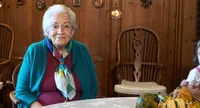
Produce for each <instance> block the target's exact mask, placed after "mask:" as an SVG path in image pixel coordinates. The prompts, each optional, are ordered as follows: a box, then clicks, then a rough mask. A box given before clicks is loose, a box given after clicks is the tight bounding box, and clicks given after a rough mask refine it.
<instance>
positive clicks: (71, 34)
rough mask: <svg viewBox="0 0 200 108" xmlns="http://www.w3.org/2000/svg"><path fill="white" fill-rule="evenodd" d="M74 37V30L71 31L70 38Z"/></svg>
mask: <svg viewBox="0 0 200 108" xmlns="http://www.w3.org/2000/svg"><path fill="white" fill-rule="evenodd" d="M73 35H74V29H73V30H72V33H71V37H72V36H73Z"/></svg>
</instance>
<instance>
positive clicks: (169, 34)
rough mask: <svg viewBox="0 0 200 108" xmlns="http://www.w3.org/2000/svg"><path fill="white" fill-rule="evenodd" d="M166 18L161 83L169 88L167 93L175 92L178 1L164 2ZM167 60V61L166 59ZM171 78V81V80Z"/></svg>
mask: <svg viewBox="0 0 200 108" xmlns="http://www.w3.org/2000/svg"><path fill="white" fill-rule="evenodd" d="M163 11H164V18H163V22H164V23H163V32H162V34H163V42H162V44H161V46H162V48H164V49H167V50H165V51H164V50H163V49H162V48H161V52H163V53H162V54H161V60H162V59H163V60H162V61H163V65H164V67H163V71H162V76H163V77H162V80H161V83H162V84H164V85H165V86H166V87H167V92H168V93H169V92H171V91H172V90H173V81H174V79H173V70H174V51H175V49H174V44H175V41H174V37H175V32H176V30H175V21H176V20H175V19H176V1H175V0H164V10H163ZM164 58H165V59H164ZM169 78H170V79H169Z"/></svg>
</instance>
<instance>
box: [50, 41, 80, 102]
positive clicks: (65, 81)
mask: <svg viewBox="0 0 200 108" xmlns="http://www.w3.org/2000/svg"><path fill="white" fill-rule="evenodd" d="M47 47H48V49H49V50H50V51H51V53H52V55H53V56H54V57H55V58H56V59H57V60H58V61H59V66H58V67H57V69H56V70H55V73H54V79H55V83H56V87H57V88H58V89H59V90H60V91H61V93H62V94H63V96H64V97H65V98H66V99H67V98H68V99H70V100H72V98H73V97H74V96H75V95H76V87H75V83H74V78H73V76H72V74H71V71H70V69H69V68H68V67H67V65H65V63H64V61H65V58H66V57H67V56H68V54H69V53H70V51H71V48H72V41H69V43H68V44H67V45H66V50H65V51H64V52H63V54H62V55H60V54H59V52H58V50H57V48H56V47H55V46H54V45H53V43H52V41H51V40H50V39H47Z"/></svg>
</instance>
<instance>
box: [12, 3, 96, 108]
mask: <svg viewBox="0 0 200 108" xmlns="http://www.w3.org/2000/svg"><path fill="white" fill-rule="evenodd" d="M75 29H76V15H75V14H74V12H73V11H71V10H70V9H69V8H68V7H66V6H64V5H53V6H51V7H49V8H48V9H47V11H46V12H45V14H44V16H43V31H44V35H45V36H46V38H44V39H43V40H42V41H40V42H36V43H33V44H32V45H30V46H29V48H28V50H27V52H26V54H25V56H24V60H23V62H22V66H21V68H20V72H19V74H18V80H17V86H16V94H15V96H16V97H17V98H18V99H19V100H20V101H21V104H20V105H19V107H25V108H26V107H30V108H33V107H40V106H45V105H50V104H55V103H60V102H64V101H73V100H81V99H92V98H96V96H97V90H98V83H97V77H96V72H95V66H94V64H93V62H92V59H91V56H90V54H89V51H88V49H87V47H86V46H85V45H84V44H83V43H81V42H78V41H76V40H74V39H72V37H73V35H74V32H75Z"/></svg>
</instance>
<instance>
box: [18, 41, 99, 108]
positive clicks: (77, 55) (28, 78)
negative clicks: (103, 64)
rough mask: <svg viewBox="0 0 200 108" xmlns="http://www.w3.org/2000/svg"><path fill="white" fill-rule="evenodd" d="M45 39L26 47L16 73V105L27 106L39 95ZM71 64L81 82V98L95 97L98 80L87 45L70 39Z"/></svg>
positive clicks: (26, 107) (45, 52) (43, 66)
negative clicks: (18, 102) (17, 103)
mask: <svg viewBox="0 0 200 108" xmlns="http://www.w3.org/2000/svg"><path fill="white" fill-rule="evenodd" d="M46 39H47V38H45V39H43V40H42V41H40V42H36V43H33V44H32V45H30V46H29V47H28V50H27V52H26V54H25V56H24V60H23V62H22V66H21V68H20V71H19V74H18V80H17V85H16V94H15V96H16V97H17V98H18V99H19V100H20V101H21V104H20V105H19V106H18V107H23V108H28V107H29V106H30V105H31V104H32V103H33V102H34V101H37V100H38V96H39V95H40V83H41V81H42V78H43V76H44V73H45V71H46V61H47V60H46V59H47V51H48V49H47V45H46ZM72 65H73V70H74V72H75V73H76V75H77V77H78V79H79V80H80V83H81V88H82V95H81V99H92V98H96V96H97V91H98V81H97V76H96V72H95V66H94V64H93V61H92V58H91V56H90V53H89V51H88V49H87V47H86V46H85V45H84V44H83V43H81V42H78V41H76V40H74V39H72Z"/></svg>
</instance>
